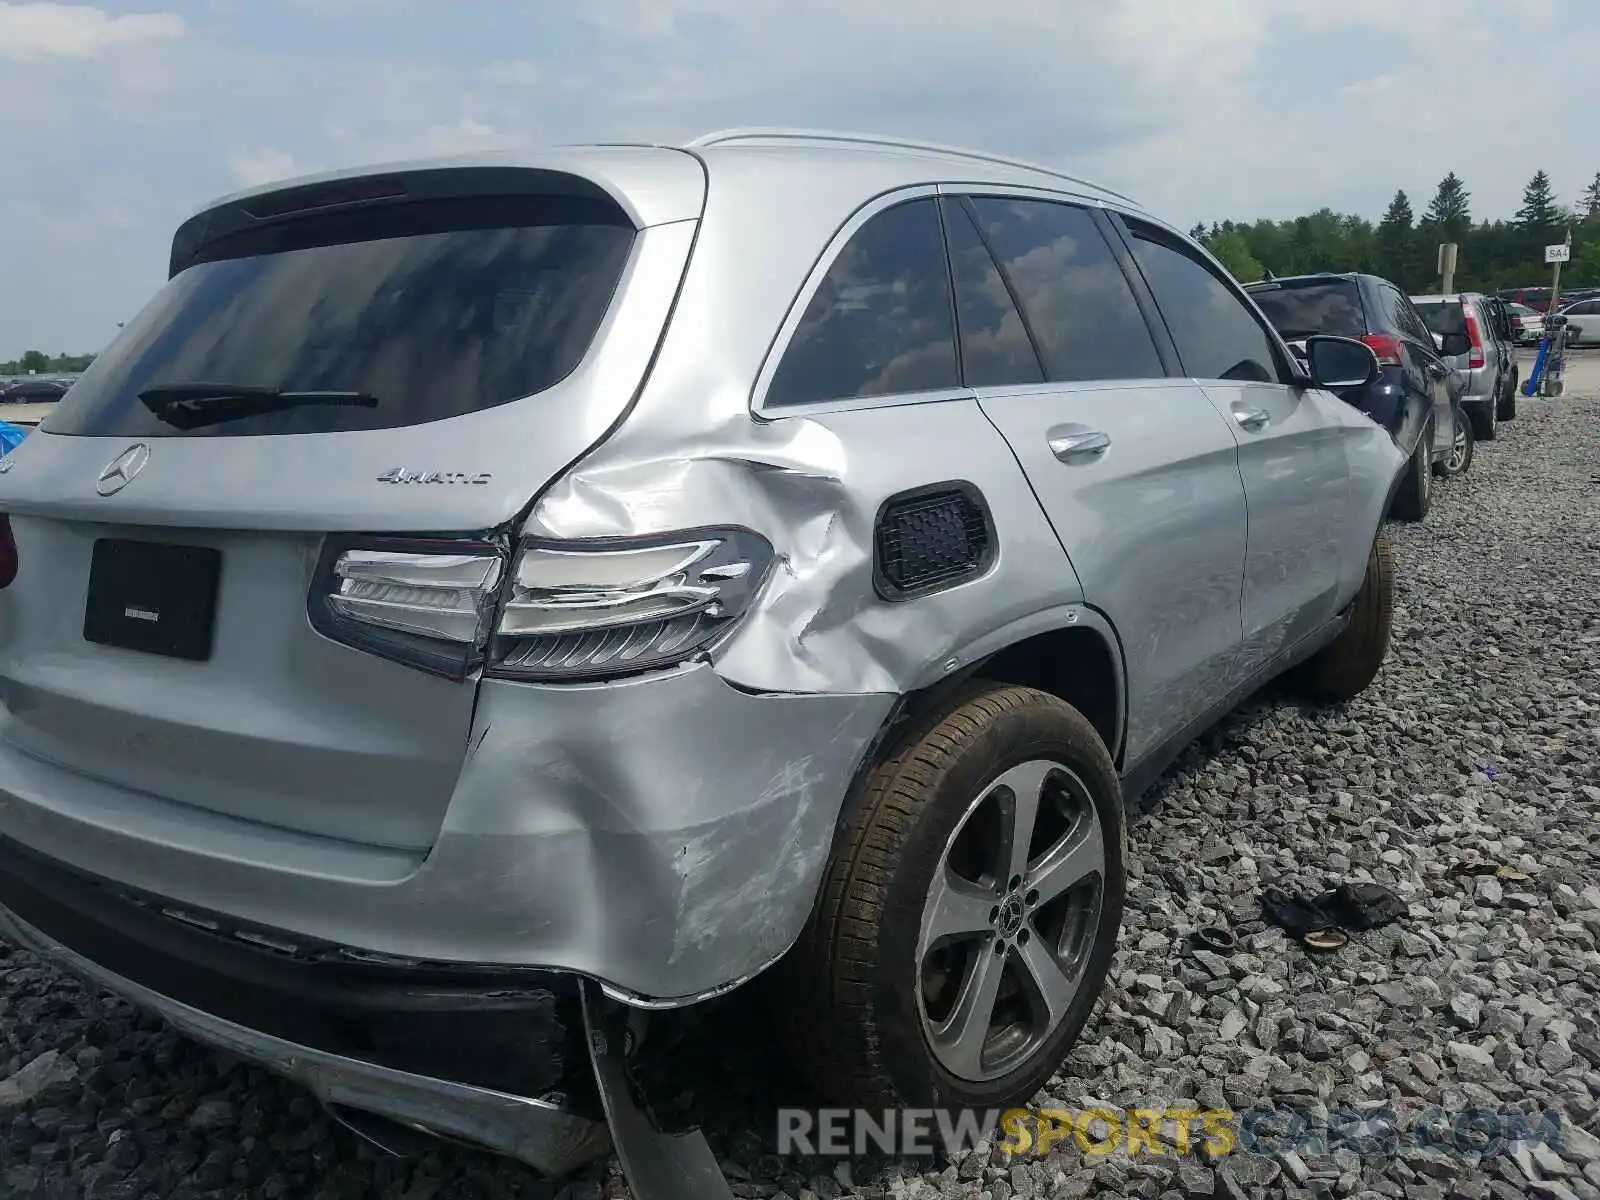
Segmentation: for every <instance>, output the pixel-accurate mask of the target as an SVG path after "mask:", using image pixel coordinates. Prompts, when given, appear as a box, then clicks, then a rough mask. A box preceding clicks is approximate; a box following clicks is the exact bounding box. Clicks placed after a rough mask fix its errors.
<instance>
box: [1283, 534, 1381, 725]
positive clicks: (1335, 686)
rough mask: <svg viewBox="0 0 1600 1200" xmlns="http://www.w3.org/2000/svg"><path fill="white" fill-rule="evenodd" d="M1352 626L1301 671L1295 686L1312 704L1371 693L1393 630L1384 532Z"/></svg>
mask: <svg viewBox="0 0 1600 1200" xmlns="http://www.w3.org/2000/svg"><path fill="white" fill-rule="evenodd" d="M1351 607H1352V610H1353V611H1352V612H1351V613H1350V624H1349V625H1348V626H1346V627H1345V630H1344V632H1343V633H1341V634H1340V635H1339V636H1338V637H1336V638H1334V639H1333V641H1331V642H1329V643H1328V644H1327V645H1326V646H1324V647H1323V648H1322V649H1321V650H1318V651H1317V652H1316V653H1315V654H1313V655H1312V656H1311V657H1310V658H1308V659H1307V660H1306V661H1305V662H1304V663H1302V664H1301V665H1300V668H1299V669H1298V671H1296V673H1295V674H1296V678H1295V682H1296V683H1297V684H1298V685H1299V687H1300V690H1301V691H1302V692H1304V693H1305V695H1307V696H1308V697H1310V698H1311V699H1313V700H1316V701H1319V702H1321V703H1324V704H1337V703H1340V702H1342V701H1345V700H1350V699H1352V698H1354V697H1355V696H1358V695H1360V694H1361V693H1362V692H1363V691H1365V690H1366V688H1367V685H1368V684H1370V683H1371V682H1372V681H1373V680H1374V679H1376V678H1377V677H1378V671H1379V670H1380V669H1381V668H1382V667H1383V660H1384V658H1385V657H1386V656H1387V655H1388V653H1389V633H1390V630H1391V629H1392V628H1393V625H1394V549H1393V548H1392V547H1391V546H1390V545H1389V538H1388V536H1387V535H1386V534H1384V533H1383V532H1382V531H1381V530H1380V531H1379V533H1378V536H1377V538H1376V539H1374V541H1373V543H1372V550H1371V552H1370V553H1369V554H1368V556H1367V577H1366V578H1365V579H1364V580H1363V581H1362V583H1361V590H1360V591H1359V592H1357V593H1356V598H1355V600H1354V601H1353V602H1352V605H1351Z"/></svg>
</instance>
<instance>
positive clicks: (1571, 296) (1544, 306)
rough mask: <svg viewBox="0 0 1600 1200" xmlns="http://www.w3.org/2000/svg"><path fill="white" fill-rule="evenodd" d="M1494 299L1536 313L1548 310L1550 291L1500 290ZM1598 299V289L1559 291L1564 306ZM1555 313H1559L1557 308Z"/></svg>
mask: <svg viewBox="0 0 1600 1200" xmlns="http://www.w3.org/2000/svg"><path fill="white" fill-rule="evenodd" d="M1495 297H1496V298H1497V299H1500V300H1504V301H1506V302H1507V303H1508V304H1521V305H1523V306H1525V307H1527V308H1531V309H1533V310H1534V311H1535V312H1538V313H1546V312H1548V311H1549V310H1550V289H1549V288H1547V287H1525V288H1501V289H1500V290H1499V291H1498V292H1496V293H1495ZM1596 299H1600V288H1591V287H1565V288H1562V289H1561V300H1562V301H1563V302H1564V303H1565V304H1576V303H1578V302H1579V301H1582V300H1596ZM1557 311H1560V308H1559V307H1558V309H1557Z"/></svg>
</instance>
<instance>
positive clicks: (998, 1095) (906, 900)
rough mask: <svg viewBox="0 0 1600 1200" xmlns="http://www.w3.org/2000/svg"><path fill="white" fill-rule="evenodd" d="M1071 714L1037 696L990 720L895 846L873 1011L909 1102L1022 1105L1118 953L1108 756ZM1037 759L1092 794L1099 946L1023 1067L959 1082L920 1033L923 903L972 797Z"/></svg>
mask: <svg viewBox="0 0 1600 1200" xmlns="http://www.w3.org/2000/svg"><path fill="white" fill-rule="evenodd" d="M1069 714H1070V710H1067V709H1066V708H1065V706H1064V705H1062V704H1060V702H1057V701H1054V700H1053V698H1051V697H1047V696H1044V695H1043V694H1041V695H1040V697H1039V700H1038V702H1036V703H1034V704H1030V705H1028V706H1026V707H1023V708H1019V709H1014V710H1011V711H1008V712H1006V713H1004V714H1002V715H1000V716H998V717H995V718H993V719H991V720H990V721H988V722H986V723H985V726H984V728H983V729H982V730H981V731H980V732H979V733H978V734H977V735H976V736H974V737H972V738H971V739H970V740H969V741H968V742H967V743H966V744H965V745H964V746H963V748H962V749H961V751H960V752H959V754H958V757H957V759H956V761H955V762H954V763H952V764H951V765H950V766H949V768H948V769H947V770H945V771H944V772H943V773H942V774H941V775H940V776H939V777H938V778H937V779H936V780H935V781H934V782H933V783H932V786H931V787H930V789H929V793H928V795H927V796H926V799H925V803H924V804H923V806H922V808H921V810H920V813H919V817H918V819H917V821H916V822H915V823H914V825H913V827H912V828H911V830H910V832H909V833H908V835H907V837H906V839H905V841H904V842H903V843H902V845H901V847H900V850H899V855H898V862H897V864H896V866H895V869H894V872H893V874H892V877H891V881H890V883H889V886H888V888H887V890H886V894H885V900H884V910H883V920H882V923H881V925H880V928H879V931H878V954H877V962H876V964H875V972H874V974H875V978H874V981H873V995H872V1008H873V1015H874V1018H875V1019H874V1024H875V1025H876V1026H877V1030H878V1034H879V1038H880V1042H881V1045H882V1048H883V1053H882V1062H883V1063H884V1065H885V1068H886V1069H887V1070H888V1071H889V1072H890V1074H891V1075H892V1076H893V1078H894V1083H895V1091H896V1092H897V1093H898V1095H899V1096H900V1098H901V1099H902V1101H903V1102H905V1103H906V1104H908V1105H911V1106H936V1107H937V1106H945V1105H953V1106H960V1107H974V1108H998V1107H1009V1106H1011V1105H1014V1104H1019V1103H1023V1102H1025V1101H1026V1100H1027V1099H1029V1098H1030V1097H1032V1096H1033V1095H1034V1094H1035V1093H1036V1092H1037V1091H1038V1090H1039V1089H1040V1088H1041V1087H1043V1086H1044V1084H1045V1083H1046V1082H1047V1081H1048V1079H1049V1078H1050V1076H1051V1075H1052V1074H1054V1072H1055V1071H1056V1069H1057V1067H1058V1066H1059V1062H1060V1059H1061V1057H1062V1055H1063V1054H1064V1053H1065V1051H1066V1049H1067V1048H1068V1047H1070V1046H1071V1044H1072V1043H1073V1042H1074V1041H1075V1040H1076V1039H1077V1036H1078V1034H1079V1032H1080V1031H1081V1030H1082V1028H1083V1026H1084V1024H1085V1022H1086V1021H1087V1020H1088V1017H1089V1014H1090V1012H1091V1010H1092V1009H1093V1007H1094V1004H1095V1001H1096V1000H1097V999H1098V998H1099V994H1100V991H1101V989H1102V987H1103V986H1104V981H1105V977H1106V974H1107V973H1108V971H1109V969H1110V965H1111V959H1112V957H1113V955H1114V954H1115V952H1116V945H1117V935H1118V931H1119V929H1120V926H1121V917H1122V907H1123V899H1124V893H1125V889H1126V879H1125V865H1124V864H1125V848H1126V821H1125V818H1124V813H1123V806H1122V793H1121V787H1120V784H1119V782H1118V780H1117V776H1116V772H1115V768H1114V767H1113V766H1112V764H1111V760H1110V756H1109V755H1107V754H1106V753H1105V751H1104V749H1103V747H1101V746H1100V745H1099V743H1098V739H1095V740H1094V742H1093V747H1092V749H1093V750H1097V751H1099V753H1098V754H1096V753H1085V747H1084V746H1083V744H1082V743H1083V740H1084V739H1083V732H1084V731H1087V730H1088V724H1087V722H1083V723H1082V724H1083V730H1075V729H1074V728H1073V726H1074V724H1075V723H1074V722H1072V720H1071V715H1069ZM1089 736H1090V737H1091V738H1092V737H1093V735H1092V733H1090V735H1089ZM1038 758H1048V759H1055V760H1057V761H1059V762H1061V763H1063V765H1065V766H1067V767H1068V768H1070V769H1071V770H1072V771H1074V772H1075V773H1076V774H1077V775H1078V777H1079V779H1081V780H1082V781H1083V783H1084V785H1085V787H1086V788H1087V789H1088V791H1089V793H1090V794H1091V796H1092V797H1093V800H1094V804H1095V810H1096V814H1097V815H1098V817H1099V819H1100V828H1101V833H1102V838H1103V841H1104V844H1105V848H1106V851H1105V852H1106V871H1105V876H1104V881H1103V887H1102V895H1101V906H1100V921H1099V925H1098V927H1097V928H1096V930H1095V944H1094V947H1093V950H1092V952H1091V955H1090V959H1089V963H1088V966H1087V967H1086V969H1085V973H1084V977H1083V983H1082V986H1081V987H1080V989H1079V992H1078V995H1077V996H1076V997H1075V998H1074V1000H1073V1004H1072V1006H1071V1008H1070V1009H1069V1010H1068V1013H1067V1016H1066V1018H1065V1019H1064V1020H1063V1021H1062V1023H1061V1024H1060V1025H1059V1026H1058V1027H1057V1029H1056V1031H1055V1032H1054V1033H1053V1034H1052V1035H1051V1037H1050V1040H1049V1041H1048V1042H1047V1043H1046V1044H1045V1046H1044V1047H1043V1048H1042V1049H1041V1050H1040V1051H1038V1052H1037V1053H1036V1055H1035V1057H1034V1059H1033V1061H1032V1063H1031V1064H1030V1065H1029V1066H1028V1067H1027V1068H1025V1069H1021V1070H1019V1071H1016V1072H1013V1073H1012V1074H1010V1075H1007V1076H1004V1077H1002V1078H1001V1079H998V1080H992V1081H988V1082H983V1083H978V1082H973V1081H970V1080H963V1079H958V1078H957V1077H956V1076H954V1075H952V1074H950V1073H949V1072H948V1071H947V1070H945V1068H944V1067H943V1065H942V1064H940V1063H939V1061H938V1060H937V1058H935V1056H934V1054H933V1052H932V1049H931V1048H930V1047H929V1045H928V1042H927V1037H926V1035H925V1033H924V1032H923V1027H922V1016H921V1009H920V1005H919V1003H918V998H919V995H920V979H919V969H920V964H919V963H918V961H917V944H918V940H919V934H920V930H921V921H922V912H923V907H924V905H925V904H926V901H927V896H928V889H929V885H930V883H931V881H932V878H933V872H934V871H935V870H936V869H937V868H938V867H939V865H940V863H941V862H942V860H943V856H944V850H945V846H946V844H947V843H948V841H949V839H950V837H951V836H952V834H953V833H954V832H955V830H956V828H957V826H958V825H959V824H960V822H961V820H962V818H963V817H964V816H965V815H966V813H967V810H968V808H969V807H970V805H971V803H972V801H973V800H974V799H975V798H976V797H977V796H979V795H980V794H982V790H983V789H985V788H987V787H988V786H989V785H990V784H992V783H993V781H994V780H995V779H997V778H998V777H999V776H1000V775H1001V774H1003V773H1004V772H1005V771H1007V770H1009V769H1010V768H1012V767H1014V766H1016V765H1018V764H1020V763H1023V762H1027V761H1029V760H1030V759H1038Z"/></svg>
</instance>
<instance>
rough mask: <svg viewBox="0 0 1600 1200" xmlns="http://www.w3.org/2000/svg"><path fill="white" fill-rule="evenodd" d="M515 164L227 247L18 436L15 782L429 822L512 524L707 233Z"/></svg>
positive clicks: (408, 845) (4, 642) (4, 620)
mask: <svg viewBox="0 0 1600 1200" xmlns="http://www.w3.org/2000/svg"><path fill="white" fill-rule="evenodd" d="M662 153H663V154H664V155H667V154H670V153H671V152H666V151H663V152H662ZM683 158H684V161H685V163H687V164H688V169H689V171H690V172H691V174H688V175H686V176H685V178H686V179H687V180H688V181H689V186H691V187H698V188H703V176H702V175H701V174H700V172H699V169H698V167H697V166H695V165H694V164H693V163H692V160H689V159H688V158H687V156H683ZM469 174H470V173H469ZM506 178H507V173H505V172H500V173H498V174H497V175H496V176H495V179H497V180H498V181H499V183H498V185H497V186H500V187H502V188H506V187H508V186H509V187H510V190H509V191H507V190H502V191H501V192H499V193H498V194H485V188H486V187H488V186H489V185H490V184H491V183H494V180H491V179H478V178H473V179H465V178H463V179H462V180H460V181H459V183H460V186H461V189H462V190H463V192H464V193H467V194H463V195H459V196H443V197H441V196H440V195H439V193H440V192H441V190H443V189H446V187H447V185H446V183H445V182H443V181H441V180H440V179H438V178H434V179H433V180H432V181H431V182H430V184H429V186H430V187H431V189H432V190H433V192H434V193H435V194H434V196H433V197H431V198H430V199H429V200H428V201H426V202H422V201H418V202H416V203H409V202H408V203H389V204H385V205H382V206H379V207H377V208H374V209H370V210H366V209H358V210H356V211H351V210H349V209H344V210H340V211H337V212H335V213H333V214H332V215H328V214H327V213H326V212H325V211H321V210H317V209H316V208H315V206H313V210H312V211H313V215H309V216H306V217H304V218H287V219H282V220H277V221H272V222H266V221H264V222H262V223H261V224H260V225H259V226H252V227H251V229H250V230H248V231H247V232H246V233H245V234H243V235H241V236H240V237H238V238H237V239H235V240H234V241H233V242H231V243H224V244H219V245H214V246H212V247H211V248H210V249H209V250H208V251H206V252H205V253H202V254H200V255H199V258H200V261H197V262H195V263H193V264H192V265H189V266H187V267H186V268H184V269H182V270H179V271H178V273H177V274H176V275H175V276H174V278H172V279H171V280H170V281H169V282H168V283H167V285H166V286H165V287H164V288H163V289H162V290H161V291H160V292H159V293H158V294H157V296H156V297H155V298H154V299H153V300H152V301H151V302H150V303H149V304H148V305H147V306H146V307H145V309H144V310H143V311H142V312H141V313H140V314H139V315H138V316H137V318H136V319H134V320H133V321H130V322H129V323H128V326H127V328H126V330H125V331H124V332H123V334H122V335H121V336H120V337H119V338H118V339H117V341H116V342H115V343H114V344H113V345H112V346H111V347H110V348H108V349H107V350H106V351H105V352H104V353H103V354H102V355H101V356H100V357H99V358H98V359H97V360H96V361H95V363H94V364H93V365H92V366H91V367H90V369H89V370H88V372H87V373H85V375H84V376H83V377H82V379H80V380H79V381H78V383H77V384H76V386H74V387H73V389H72V391H71V393H70V394H69V395H68V397H67V398H66V399H64V400H63V401H61V403H60V404H59V405H58V406H57V407H56V409H55V411H54V412H53V413H52V414H51V415H50V416H49V417H48V418H47V419H46V421H45V422H44V425H43V426H42V429H41V431H40V432H38V433H36V434H34V435H33V436H31V437H30V438H29V439H28V440H27V442H26V443H24V445H23V446H21V447H19V448H18V449H17V450H16V451H14V452H13V453H12V454H10V455H8V456H7V458H6V461H7V464H8V465H7V469H6V470H5V472H4V473H3V474H0V511H5V512H8V513H10V519H11V523H12V526H13V528H14V531H15V537H16V541H17V545H18V550H19V558H20V563H21V566H20V570H19V572H18V575H17V578H16V580H15V582H14V583H13V584H12V585H11V586H10V587H9V588H8V589H7V590H6V592H5V595H4V598H3V599H4V605H3V614H0V699H3V709H0V770H3V768H4V766H5V760H6V759H7V758H8V757H16V756H20V757H25V758H26V759H28V760H29V761H32V762H39V761H42V762H45V763H48V764H51V765H53V766H55V767H57V768H60V769H63V770H67V771H71V772H75V773H77V774H79V775H82V776H87V777H90V778H92V779H94V780H97V781H99V782H101V783H109V784H112V785H115V786H118V787H120V788H121V789H123V792H122V795H123V796H124V797H125V798H126V801H127V807H128V813H129V814H131V813H134V812H136V811H138V805H139V804H140V803H142V802H143V801H144V800H145V799H147V798H148V799H151V800H152V802H154V801H165V802H176V803H178V804H179V805H181V806H184V807H186V808H189V809H194V810H206V811H209V812H211V813H213V814H218V815H220V816H223V817H226V818H237V819H240V820H244V821H248V822H252V823H255V824H259V825H265V826H271V827H275V828H278V829H283V830H288V831H293V832H295V833H303V834H312V835H317V836H320V837H324V838H331V839H338V840H340V841H343V842H347V843H357V844H361V845H367V846H375V847H384V848H391V849H398V850H405V851H422V850H425V849H426V848H427V847H428V846H430V845H431V844H432V842H433V840H434V838H435V836H436V834H437V831H438V828H439V826H440V823H441V821H442V819H443V814H444V811H445V808H446V805H447V803H448V801H449V798H450V795H451V792H452V790H453V788H454V786H455V781H456V777H457V774H458V773H459V770H460V767H461V763H462V761H463V758H464V756H465V753H466V745H467V736H468V730H469V726H470V721H471V717H472V711H473V701H474V695H475V690H476V681H475V675H474V667H473V656H474V653H475V651H476V647H477V641H478V639H479V637H480V636H481V628H480V624H481V622H482V620H483V619H484V613H485V608H486V604H487V600H486V597H487V596H488V594H489V592H490V591H491V589H492V587H493V584H494V582H495V579H496V573H497V570H498V567H497V562H498V558H499V554H500V545H499V542H498V538H497V534H496V530H497V528H498V527H501V526H502V525H503V524H504V523H506V522H508V521H510V520H511V519H512V518H514V517H515V516H516V515H517V514H518V513H519V512H520V511H521V510H522V509H523V508H525V506H526V505H527V503H528V502H529V501H530V500H531V498H532V496H533V495H534V493H535V492H536V491H538V490H539V489H540V488H542V487H543V486H544V485H545V484H546V483H547V481H548V480H549V479H550V478H551V477H552V476H553V475H554V474H555V473H557V472H559V471H560V470H562V469H563V468H564V466H565V465H566V464H567V463H568V462H570V461H571V460H572V459H573V458H575V457H577V456H578V455H579V454H581V453H582V452H583V451H584V450H585V449H587V447H588V446H589V445H590V444H591V443H592V442H593V440H594V439H595V438H596V437H598V436H599V435H600V434H601V433H602V432H603V431H604V430H605V429H606V427H607V426H608V425H609V424H610V423H611V422H612V421H613V420H614V419H615V418H616V417H617V415H618V414H619V413H620V412H621V410H622V407H623V406H624V405H625V404H626V403H627V399H628V397H630V396H631V395H632V393H633V391H634V389H635V388H636V387H637V385H638V383H639V381H640V379H641V378H642V374H643V371H644V369H645V365H646V363H647V361H648V356H649V355H650V353H651V351H652V350H653V348H654V346H655V344H656V340H657V338H658V337H659V334H660V330H661V328H662V322H663V321H664V319H665V316H666V313H667V311H668V309H669V307H670V304H671V299H672V296H673V294H674V292H675V291H676V287H677V282H678V279H679V277H680V276H681V273H682V270H683V267H684V265H685V263H686V261H687V253H688V245H689V238H690V236H691V233H692V226H693V222H692V221H687V222H684V223H682V226H679V225H675V224H666V225H659V226H654V227H649V228H645V229H642V230H641V229H636V228H635V226H634V225H633V223H632V220H631V218H630V217H629V216H628V215H626V214H625V213H624V211H623V209H622V208H621V207H620V205H619V204H618V203H616V202H615V201H611V200H609V199H608V198H606V197H604V196H603V195H601V194H599V189H598V188H595V187H593V186H592V185H588V186H585V182H584V181H582V180H579V179H577V178H575V177H567V178H566V179H565V180H564V182H562V181H560V180H557V181H556V183H555V185H554V186H552V183H551V177H550V175H549V173H545V172H528V173H524V174H522V175H519V176H518V177H517V178H518V180H524V181H528V182H522V183H521V184H520V187H521V189H522V190H517V187H518V186H519V185H518V183H517V180H513V181H512V183H511V184H510V185H507V183H506ZM472 193H476V194H472ZM252 203H254V202H252ZM602 352H604V354H605V363H604V368H605V375H604V377H603V378H601V377H600V376H599V375H598V374H597V370H598V367H597V359H598V358H599V357H600V356H601V354H602ZM601 384H603V385H604V386H603V387H602V386H599V385H601ZM419 596H421V597H423V598H424V599H423V600H421V601H419V600H418V597H419ZM166 807H167V809H168V810H170V803H169V804H168V805H167V806H166ZM124 816H127V814H124ZM128 819H132V818H131V817H129V818H128Z"/></svg>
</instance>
